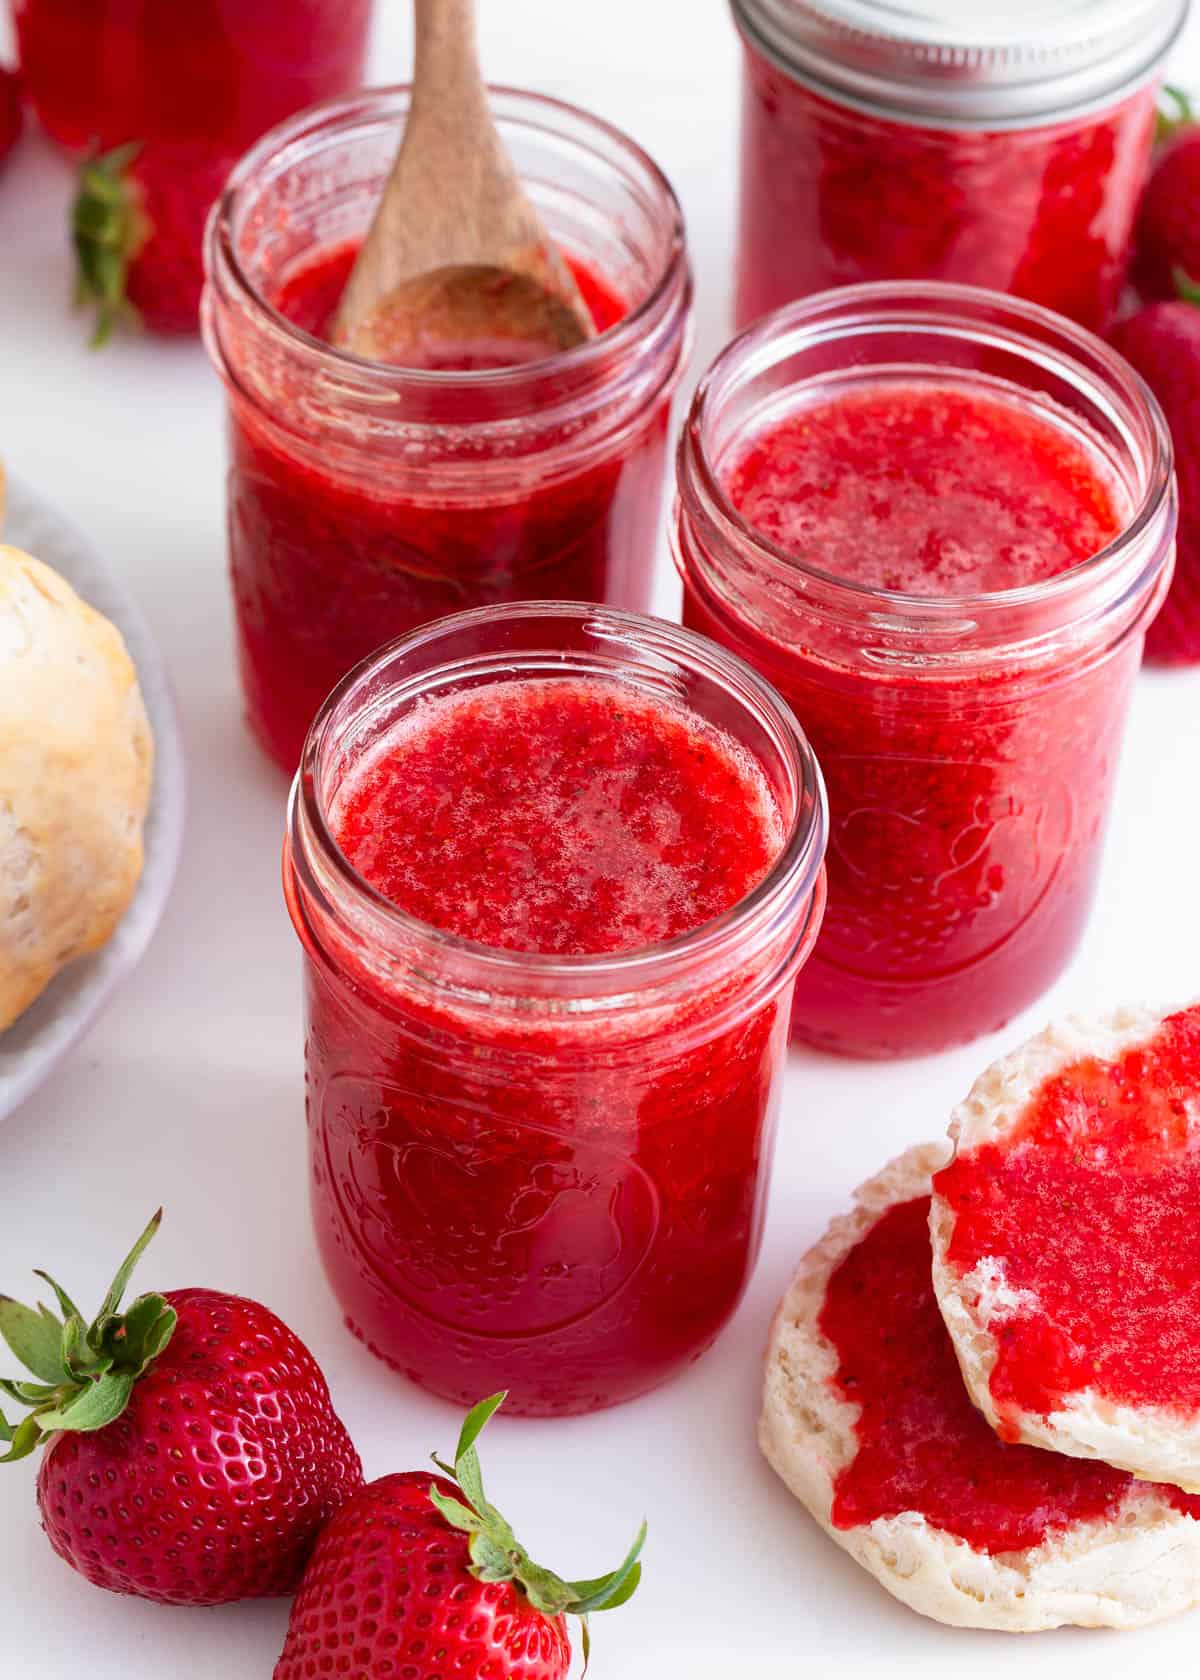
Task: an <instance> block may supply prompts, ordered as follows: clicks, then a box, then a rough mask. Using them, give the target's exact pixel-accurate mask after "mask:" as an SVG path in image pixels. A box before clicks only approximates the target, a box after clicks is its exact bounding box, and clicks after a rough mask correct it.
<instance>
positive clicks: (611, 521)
mask: <svg viewBox="0 0 1200 1680" xmlns="http://www.w3.org/2000/svg"><path fill="white" fill-rule="evenodd" d="M492 101H493V111H494V114H495V116H496V119H497V121H498V124H499V127H500V132H501V134H502V135H503V138H504V141H505V144H506V145H507V147H508V150H509V152H510V155H511V156H512V158H513V160H514V162H515V164H516V166H517V169H518V170H519V171H520V173H521V175H522V176H523V178H524V181H525V185H526V187H527V189H528V191H529V193H530V196H531V197H532V198H533V200H534V201H535V203H536V204H537V206H538V209H539V210H540V212H541V214H542V216H543V218H544V219H545V222H546V224H547V225H548V227H549V228H550V231H551V233H552V234H553V235H554V236H555V238H556V239H557V241H558V243H559V245H560V246H561V248H562V249H563V250H564V252H565V253H566V255H567V256H568V259H569V260H572V261H573V262H574V263H575V265H576V266H577V268H578V269H579V271H580V273H581V277H582V279H583V281H584V283H585V286H584V289H585V295H586V293H587V290H588V287H589V285H590V286H591V287H592V290H593V293H598V292H600V291H607V292H608V293H611V294H615V295H616V297H617V298H619V300H620V303H621V306H622V307H623V308H624V310H625V313H624V315H623V317H622V318H621V319H620V320H618V321H617V322H616V324H615V325H612V326H610V327H609V328H608V330H607V331H603V332H601V333H600V334H598V336H597V337H596V338H594V339H591V340H589V341H588V342H587V343H585V344H582V345H579V346H578V347H576V348H575V349H572V350H569V351H566V352H564V353H562V354H560V355H557V356H553V357H550V358H547V359H546V360H544V361H540V362H534V363H530V364H527V365H525V366H522V367H515V368H501V369H487V370H483V371H475V372H441V371H439V372H428V371H424V372H422V371H414V370H409V369H403V368H397V367H391V366H386V365H384V364H382V363H375V362H370V361H366V360H363V359H362V358H360V357H357V356H352V355H347V354H344V353H342V352H340V351H338V350H335V349H333V348H332V346H330V345H329V344H328V343H325V342H323V341H321V340H320V339H319V338H317V337H315V336H313V333H311V332H309V331H307V330H305V328H304V327H303V326H301V325H297V324H296V323H295V322H294V321H290V320H288V319H286V318H285V317H284V315H283V314H281V313H280V312H279V311H278V310H277V309H276V308H275V307H274V306H273V305H274V301H275V300H278V298H279V294H280V292H281V289H282V288H284V287H285V286H287V284H288V283H289V280H290V279H291V278H292V277H294V276H295V274H296V273H297V271H298V270H300V269H302V268H303V266H304V265H305V264H306V263H309V262H311V261H312V259H313V258H314V256H317V255H319V254H320V253H322V252H326V253H328V252H330V251H332V252H334V254H335V258H336V254H337V252H338V251H339V250H340V251H341V253H342V255H343V260H342V262H341V266H340V268H338V267H337V264H336V261H335V265H334V274H335V278H336V279H337V280H338V282H339V285H340V282H341V281H344V279H345V278H346V276H347V274H348V272H349V262H350V257H351V256H352V253H353V251H354V249H355V248H356V246H357V244H358V243H359V242H360V241H361V239H362V236H363V235H364V234H365V232H366V229H367V227H368V225H369V223H370V220H371V216H372V214H373V212H374V209H375V205H376V203H377V201H378V198H379V194H380V192H381V190H382V187H383V183H384V180H385V179H386V176H387V173H388V170H389V167H390V163H391V160H392V158H393V156H394V153H395V150H396V144H397V140H398V137H399V135H400V133H401V132H402V130H403V126H404V119H405V115H406V113H407V110H408V105H409V92H408V89H407V88H390V89H381V90H372V91H371V92H370V93H367V94H365V95H362V96H361V97H359V98H356V99H350V100H346V101H344V102H341V103H338V104H332V105H326V106H324V107H322V108H321V109H320V110H318V111H315V112H312V113H310V114H309V115H307V116H305V117H302V118H300V119H298V120H296V121H295V122H292V123H291V124H288V125H286V126H284V127H282V128H280V129H277V130H276V131H275V132H274V133H272V134H271V135H269V136H268V137H267V138H266V139H265V140H264V141H263V142H262V144H261V145H260V146H259V147H258V148H257V149H256V150H255V151H253V152H251V153H250V154H249V156H248V157H246V158H245V159H244V160H243V161H242V163H241V165H240V166H239V167H238V169H237V170H236V171H235V172H234V174H233V176H232V178H231V180H230V184H229V188H228V190H227V192H226V193H225V196H224V198H223V199H222V201H221V204H220V207H219V210H218V213H217V215H216V216H215V217H214V219H213V222H212V225H211V227H210V231H209V241H208V264H209V276H210V283H209V287H208V290H207V294H206V303H205V330H206V336H207V340H208V346H209V350H210V352H211V355H212V358H213V360H214V362H215V364H216V366H217V368H218V370H219V371H220V373H221V374H222V377H223V378H224V380H225V383H226V386H227V388H228V392H229V416H230V432H229V436H230V457H231V459H230V471H229V491H228V495H229V548H230V565H231V570H232V575H233V592H234V602H235V608H236V616H237V627H238V642H239V651H240V658H241V670H242V679H243V684H244V688H245V693H246V704H247V709H248V713H249V718H250V722H251V724H252V725H253V727H254V729H255V730H256V732H257V734H258V736H259V738H260V739H261V741H262V742H263V744H264V746H265V747H266V748H267V750H268V751H269V752H270V753H272V754H273V755H274V756H275V757H276V758H277V759H278V760H279V761H280V763H281V764H283V765H284V766H285V767H286V768H287V769H288V770H289V771H290V770H293V769H294V768H295V766H296V762H297V760H298V758H299V754H300V748H301V744H302V743H303V740H304V735H305V731H306V730H307V728H308V725H309V723H310V722H311V720H312V717H313V714H314V713H315V711H316V709H317V707H318V706H319V705H320V703H321V701H322V700H323V699H324V698H325V696H326V695H327V694H328V692H329V690H330V688H331V687H332V686H333V684H334V683H335V682H337V681H338V679H339V678H341V677H342V676H344V675H345V673H346V672H347V671H348V670H349V669H350V668H351V666H352V665H354V664H356V663H357V662H358V660H360V659H362V658H364V657H365V656H366V655H367V654H368V653H370V652H371V651H372V650H373V649H374V648H376V647H378V646H379V644H380V643H381V642H383V641H386V640H387V639H388V638H389V637H392V636H396V635H399V634H401V633H403V632H404V631H406V630H411V629H414V628H415V627H416V626H418V625H421V624H425V623H428V622H430V621H431V620H433V619H436V618H439V617H442V616H443V615H445V614H447V613H451V612H457V611H459V610H461V609H463V608H468V607H472V606H485V605H488V604H490V603H494V602H500V601H513V600H526V599H530V598H534V597H543V598H544V597H549V596H553V597H555V598H562V599H564V600H581V601H599V602H606V603H610V604H613V605H616V606H621V607H626V608H633V609H638V608H644V607H646V606H647V605H648V604H649V598H650V587H651V576H652V570H653V562H654V553H655V546H656V539H657V529H658V516H659V511H660V507H661V495H662V483H663V472H664V465H665V455H666V443H667V429H668V424H669V418H670V404H671V397H672V395H673V393H674V390H675V386H676V384H677V382H678V379H679V376H680V373H681V371H682V369H683V367H684V365H685V362H686V359H687V351H688V347H689V322H690V313H691V295H692V287H691V276H690V271H689V268H688V261H687V253H686V248H685V244H684V231H683V222H682V218H681V214H680V210H679V205H678V203H677V202H676V199H675V195H674V193H673V192H672V190H671V188H670V186H669V184H668V182H667V181H666V179H665V178H664V176H663V175H662V174H661V172H660V171H659V170H658V168H657V167H656V166H655V164H654V163H653V162H652V161H651V160H650V158H648V157H647V156H646V154H645V153H644V152H642V151H641V150H640V149H639V148H638V147H637V146H635V145H634V144H633V142H632V141H630V140H628V139H626V137H625V136H624V135H622V134H620V133H618V132H617V131H616V130H615V129H613V128H610V127H609V126H608V125H607V124H606V123H603V122H601V121H599V120H598V119H597V118H595V117H590V116H587V115H585V114H584V113H583V112H581V111H576V110H574V109H572V108H571V107H570V106H567V105H561V104H558V103H557V102H555V101H553V100H549V99H542V98H540V97H538V96H536V95H534V94H529V93H517V92H513V91H511V90H506V89H495V90H493V93H492ZM336 297H337V289H336V288H335V289H334V290H333V292H332V293H331V294H330V295H328V296H327V298H326V300H325V301H326V304H327V306H328V307H332V305H333V303H334V302H335V301H336ZM310 324H313V323H312V322H311V321H310Z"/></svg>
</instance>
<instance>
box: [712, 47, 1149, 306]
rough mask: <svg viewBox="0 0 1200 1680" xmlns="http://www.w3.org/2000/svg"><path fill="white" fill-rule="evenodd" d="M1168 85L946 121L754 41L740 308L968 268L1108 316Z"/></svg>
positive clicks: (1050, 301)
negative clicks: (847, 86)
mask: <svg viewBox="0 0 1200 1680" xmlns="http://www.w3.org/2000/svg"><path fill="white" fill-rule="evenodd" d="M1154 110H1155V106H1154V89H1153V88H1143V89H1141V90H1140V91H1139V92H1138V93H1137V94H1136V95H1135V96H1134V97H1133V98H1131V99H1128V100H1126V101H1124V102H1123V103H1122V104H1120V105H1119V106H1117V107H1116V108H1115V109H1112V110H1109V111H1105V112H1101V113H1099V114H1095V115H1089V116H1088V117H1087V118H1086V119H1085V120H1083V121H1077V122H1069V123H1061V124H1052V125H1049V126H1046V127H1040V128H1034V129H1026V130H1016V131H1014V132H999V131H993V132H987V131H986V130H984V131H975V130H970V129H968V130H957V131H956V130H954V129H935V128H927V127H919V126H911V125H909V124H905V123H897V122H892V121H889V120H888V119H886V118H884V117H880V116H876V115H874V114H872V113H869V112H863V111H853V110H849V109H845V108H842V107H839V106H837V105H834V104H832V103H830V102H829V101H828V100H826V99H823V98H821V97H820V96H819V95H818V94H816V93H813V92H811V91H810V90H809V89H807V88H804V87H801V86H800V85H798V84H797V83H795V82H793V81H791V80H790V79H789V78H788V76H787V75H786V74H785V73H784V72H783V71H781V70H779V69H777V68H776V67H775V66H774V65H772V64H770V63H768V62H767V61H766V60H765V59H763V58H760V57H759V56H758V54H757V53H755V52H753V51H751V52H749V53H748V54H747V58H746V70H745V80H744V84H743V129H742V188H741V225H740V231H739V239H738V272H737V308H736V313H737V320H738V322H739V324H744V323H746V322H748V321H752V320H754V319H756V318H757V317H758V316H759V315H762V314H765V313H766V311H767V310H769V309H776V308H778V307H779V305H780V304H784V303H788V302H790V301H791V300H792V299H793V298H798V297H804V296H806V295H807V294H808V293H810V292H820V291H824V290H825V289H826V287H828V286H845V285H852V284H854V283H855V282H857V281H862V280H952V281H956V282H958V283H959V284H962V285H971V286H987V287H989V288H990V289H991V290H993V291H1003V292H1012V293H1014V294H1015V295H1016V296H1018V297H1024V298H1029V299H1030V300H1031V301H1032V302H1034V303H1041V304H1044V305H1046V306H1047V307H1048V308H1050V309H1056V310H1058V311H1059V312H1060V313H1061V314H1063V315H1069V316H1071V317H1072V318H1073V319H1074V320H1077V321H1080V322H1082V323H1083V325H1084V326H1087V327H1091V328H1093V329H1095V330H1102V329H1103V328H1104V327H1105V325H1106V324H1107V323H1108V321H1109V319H1110V318H1111V316H1112V313H1113V311H1114V309H1115V308H1116V304H1117V299H1118V298H1119V296H1120V292H1121V285H1122V282H1123V281H1124V278H1125V270H1126V267H1127V266H1128V261H1129V250H1130V241H1131V238H1132V234H1133V224H1134V218H1135V216H1136V214H1137V206H1138V199H1139V195H1140V192H1141V189H1142V186H1143V184H1144V182H1145V179H1146V175H1147V172H1148V169H1149V164H1150V145H1151V141H1152V139H1153V137H1154V120H1155V117H1154Z"/></svg>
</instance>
